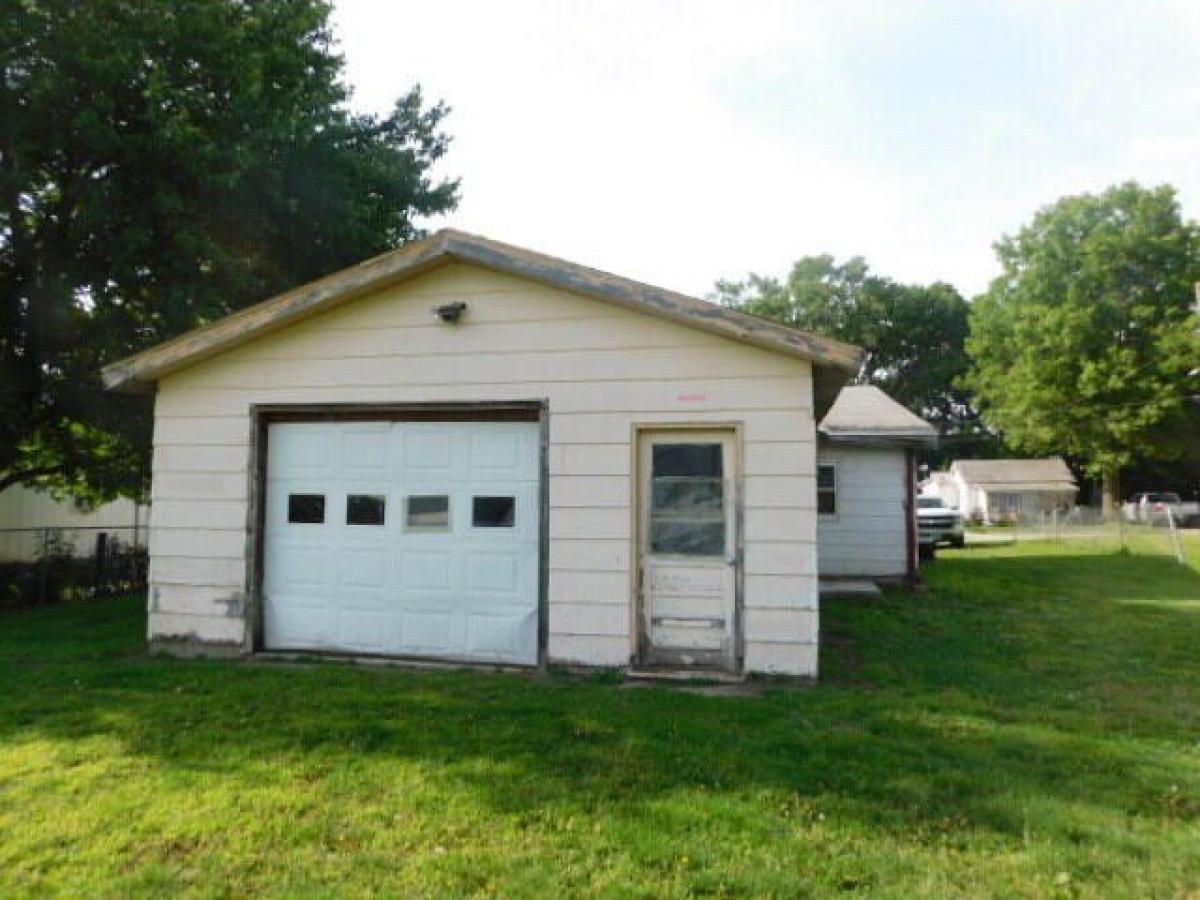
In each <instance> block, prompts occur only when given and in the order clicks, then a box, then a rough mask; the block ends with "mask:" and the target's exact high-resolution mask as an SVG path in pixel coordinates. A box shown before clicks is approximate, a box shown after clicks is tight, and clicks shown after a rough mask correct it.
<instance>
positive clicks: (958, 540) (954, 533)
mask: <svg viewBox="0 0 1200 900" xmlns="http://www.w3.org/2000/svg"><path fill="white" fill-rule="evenodd" d="M917 536H918V541H919V543H920V546H921V555H922V556H923V557H926V558H928V557H931V556H933V553H934V548H935V547H937V546H938V544H949V545H950V546H951V547H961V546H962V545H963V542H964V541H965V537H964V533H963V517H962V514H961V513H959V511H958V510H957V509H955V508H954V507H951V506H947V505H946V501H945V500H943V499H942V498H941V497H918V498H917Z"/></svg>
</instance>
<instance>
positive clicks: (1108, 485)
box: [1100, 468, 1121, 519]
mask: <svg viewBox="0 0 1200 900" xmlns="http://www.w3.org/2000/svg"><path fill="white" fill-rule="evenodd" d="M1103 478H1104V496H1103V498H1102V499H1101V509H1100V511H1101V514H1102V515H1103V516H1104V518H1105V519H1115V518H1116V517H1117V516H1119V515H1121V470H1120V469H1116V468H1112V469H1105V470H1104V475H1103Z"/></svg>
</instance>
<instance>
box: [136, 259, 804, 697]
mask: <svg viewBox="0 0 1200 900" xmlns="http://www.w3.org/2000/svg"><path fill="white" fill-rule="evenodd" d="M450 300H464V301H466V302H467V304H468V308H467V311H466V313H465V315H464V316H463V319H462V321H461V323H460V324H459V325H457V326H450V325H445V324H441V323H439V322H438V321H437V320H436V319H435V317H434V316H433V314H432V313H431V311H430V310H431V308H432V307H433V306H435V305H437V304H439V303H445V302H449V301H450ZM811 398H812V382H811V368H810V366H809V364H808V363H806V362H804V361H802V360H799V359H795V358H791V357H787V356H784V355H781V354H776V353H772V352H770V351H766V350H762V349H758V348H754V347H750V346H743V345H740V344H738V343H735V342H733V341H731V340H727V339H724V338H721V337H718V336H715V335H710V334H707V333H704V332H700V331H697V330H695V329H691V328H688V327H686V326H682V325H676V324H674V323H671V322H666V321H663V320H661V319H658V318H656V317H653V316H647V315H642V314H638V313H634V312H631V311H628V310H624V309H621V308H619V307H616V306H614V305H612V304H608V303H605V302H603V301H597V300H592V299H586V298H583V297H579V296H576V295H572V294H567V293H564V292H561V291H558V290H554V289H551V288H547V287H543V286H539V285H536V284H533V283H528V282H525V281H522V280H520V279H517V278H513V277H510V276H505V275H500V274H497V273H493V272H489V271H486V270H484V269H480V268H475V267H471V266H467V265H460V264H455V265H449V266H445V267H443V268H441V269H438V270H435V271H433V272H431V273H428V274H426V275H423V276H421V277H419V278H417V279H414V280H413V281H410V282H407V283H405V284H402V285H400V286H397V287H394V288H389V289H385V290H382V291H380V292H378V293H377V294H374V295H372V296H370V297H366V298H363V299H360V300H356V301H353V302H351V303H349V304H347V305H345V306H343V307H339V308H338V309H335V310H333V311H331V312H328V313H325V314H322V315H320V316H317V317H314V318H311V319H309V320H306V321H304V322H302V323H299V324H296V325H293V326H291V327H290V328H287V329H285V330H283V331H280V332H278V333H276V334H272V335H267V336H264V337H262V338H259V339H257V340H255V341H254V342H252V343H250V344H247V345H244V346H242V347H239V348H235V349H233V350H230V351H228V352H226V353H224V354H221V355H220V356H217V357H214V358H212V359H209V360H206V361H203V362H200V363H198V364H196V365H194V366H192V367H191V368H189V369H186V370H184V371H181V372H179V373H177V374H175V375H171V376H168V377H166V378H164V379H163V380H162V381H161V382H160V384H159V389H158V394H157V401H156V423H155V435H154V443H155V448H154V464H155V465H154V488H153V501H154V513H153V518H152V521H151V552H152V554H153V555H154V564H153V566H152V570H151V581H152V607H151V608H152V615H151V622H150V628H151V631H152V633H161V634H169V633H172V632H171V631H168V630H165V629H166V626H167V625H168V624H169V625H170V628H171V629H176V630H177V629H179V628H180V627H181V625H187V626H190V627H191V631H192V632H194V633H195V634H196V635H198V636H200V637H202V638H203V636H204V635H205V634H207V633H210V631H211V633H213V634H214V635H215V634H218V633H219V634H221V635H228V633H229V630H230V627H231V626H230V621H231V619H235V618H236V617H235V616H231V615H230V614H229V609H230V603H229V600H228V598H229V597H230V596H231V595H233V594H235V593H238V592H241V591H243V590H244V582H245V576H244V562H245V560H244V554H245V535H246V512H247V502H248V501H247V489H248V479H247V467H248V465H249V453H250V447H249V441H250V421H249V409H250V406H251V405H252V404H256V403H259V404H261V403H332V402H354V403H404V402H431V401H443V402H455V401H496V400H513V401H518V400H541V399H547V400H548V401H549V407H550V423H549V439H550V447H549V467H550V517H549V533H550V552H549V567H550V584H549V596H550V621H549V627H550V645H549V653H550V657H551V659H552V660H558V661H565V662H580V663H588V664H600V665H623V664H627V663H628V662H629V657H630V651H631V646H632V644H631V640H630V627H631V621H630V619H631V612H630V598H629V590H630V584H631V579H630V567H631V566H632V565H633V552H632V550H633V548H632V535H631V533H630V529H631V518H632V517H631V516H630V513H629V507H630V503H631V502H632V491H631V469H630V466H631V459H632V455H631V449H630V441H631V438H632V431H633V426H634V424H635V423H647V424H649V423H653V424H659V423H671V422H676V423H695V422H705V421H711V422H721V423H730V422H737V423H739V424H740V426H741V428H742V434H743V438H744V447H743V451H744V460H743V463H744V468H745V498H746V519H745V529H746V534H747V536H748V537H750V538H751V543H750V546H748V548H747V552H746V559H745V562H746V568H745V609H746V622H745V625H746V635H747V645H746V653H747V665H748V667H749V668H751V669H769V670H777V671H789V672H801V673H813V672H815V661H816V647H815V634H816V618H815V608H816V600H815V567H816V535H815V527H814V524H813V522H814V518H815V499H816V498H815V484H814V479H813V474H814V469H813V465H814V460H815V455H816V454H815V443H814V440H815V437H814V435H815V431H814V426H813V420H812V412H811V408H810V407H811ZM206 570H208V571H211V573H212V575H211V576H210V577H209V578H208V579H207V580H205V575H204V572H205V571H206ZM197 587H204V588H205V589H206V590H203V591H197V590H195V588H197ZM155 598H157V599H156V600H155ZM185 598H186V599H185ZM155 603H157V607H156V606H155V605H154V604H155ZM168 617H169V618H168ZM181 617H188V618H189V621H184V620H183V619H182V618H181ZM192 620H194V621H192Z"/></svg>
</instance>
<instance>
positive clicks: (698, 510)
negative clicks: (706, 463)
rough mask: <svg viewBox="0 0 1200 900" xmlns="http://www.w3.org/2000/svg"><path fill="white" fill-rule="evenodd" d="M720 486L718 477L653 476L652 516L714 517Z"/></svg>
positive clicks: (719, 503)
mask: <svg viewBox="0 0 1200 900" xmlns="http://www.w3.org/2000/svg"><path fill="white" fill-rule="evenodd" d="M723 494H724V488H723V485H722V483H721V479H719V478H655V479H654V497H653V500H652V504H653V508H654V514H655V515H656V516H671V517H674V518H679V517H682V518H693V517H695V516H701V517H708V518H716V517H719V516H720V513H721V510H722V508H723V506H722V497H723Z"/></svg>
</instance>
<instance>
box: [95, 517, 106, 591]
mask: <svg viewBox="0 0 1200 900" xmlns="http://www.w3.org/2000/svg"><path fill="white" fill-rule="evenodd" d="M107 550H108V535H107V534H105V533H104V532H103V531H98V532H96V559H95V565H94V566H93V567H92V599H93V600H94V599H95V598H96V597H99V596H100V591H101V589H102V588H103V587H104V570H105V568H106V567H107V566H106V564H107V562H108V558H107V557H108V554H107V552H106V551H107Z"/></svg>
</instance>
